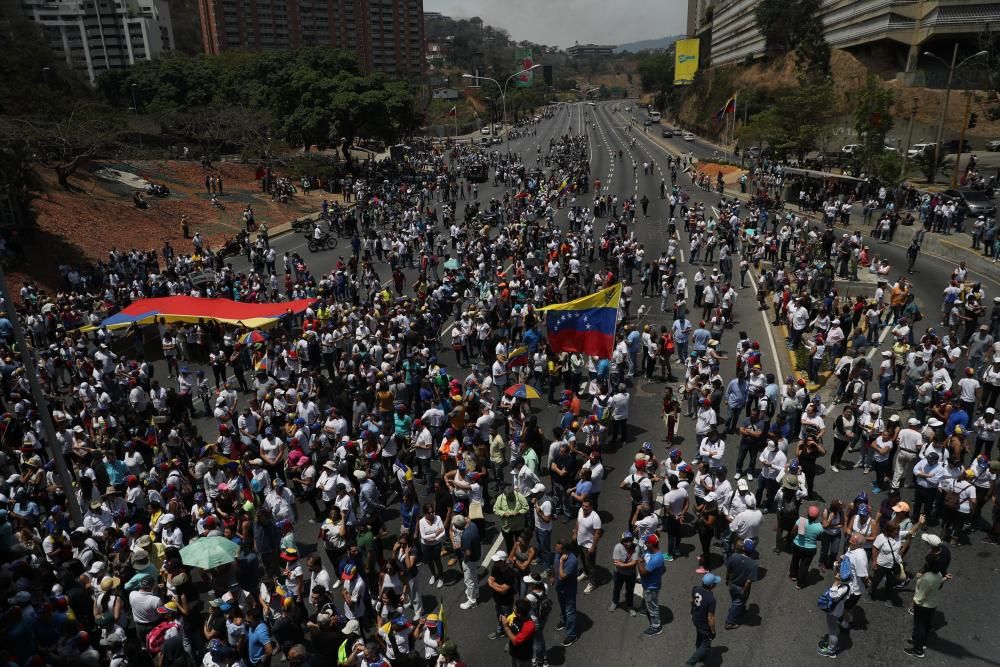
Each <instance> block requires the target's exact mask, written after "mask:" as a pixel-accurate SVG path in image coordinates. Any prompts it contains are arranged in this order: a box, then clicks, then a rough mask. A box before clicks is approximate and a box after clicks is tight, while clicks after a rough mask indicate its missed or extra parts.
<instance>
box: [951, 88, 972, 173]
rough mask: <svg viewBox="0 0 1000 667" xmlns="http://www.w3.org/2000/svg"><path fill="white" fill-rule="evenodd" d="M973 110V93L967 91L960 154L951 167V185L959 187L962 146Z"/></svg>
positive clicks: (960, 133)
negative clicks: (970, 112)
mask: <svg viewBox="0 0 1000 667" xmlns="http://www.w3.org/2000/svg"><path fill="white" fill-rule="evenodd" d="M971 110H972V95H970V94H969V91H965V113H964V114H963V115H962V130H961V131H960V132H959V133H958V155H956V156H955V165H954V166H953V167H952V168H951V187H952V188H957V187H958V170H959V169H961V168H962V147H963V146H964V144H965V128H966V127H968V125H969V111H971Z"/></svg>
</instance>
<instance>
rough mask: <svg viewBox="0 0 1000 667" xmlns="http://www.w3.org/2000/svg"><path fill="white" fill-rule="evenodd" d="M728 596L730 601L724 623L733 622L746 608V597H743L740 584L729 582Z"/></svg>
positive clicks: (730, 623) (729, 623)
mask: <svg viewBox="0 0 1000 667" xmlns="http://www.w3.org/2000/svg"><path fill="white" fill-rule="evenodd" d="M729 597H730V598H731V600H732V602H730V604H729V612H728V613H727V614H726V625H732V624H733V623H735V622H736V621H737V620H738V619H739V617H740V616H742V615H743V612H745V611H746V609H747V599H746V598H745V597H743V587H742V586H737V585H736V584H729Z"/></svg>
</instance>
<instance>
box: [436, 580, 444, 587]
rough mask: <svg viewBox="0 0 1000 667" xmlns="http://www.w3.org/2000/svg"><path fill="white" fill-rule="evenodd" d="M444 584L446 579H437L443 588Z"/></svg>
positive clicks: (439, 585) (438, 585)
mask: <svg viewBox="0 0 1000 667" xmlns="http://www.w3.org/2000/svg"><path fill="white" fill-rule="evenodd" d="M442 586H444V579H438V580H437V587H438V588H441V587H442Z"/></svg>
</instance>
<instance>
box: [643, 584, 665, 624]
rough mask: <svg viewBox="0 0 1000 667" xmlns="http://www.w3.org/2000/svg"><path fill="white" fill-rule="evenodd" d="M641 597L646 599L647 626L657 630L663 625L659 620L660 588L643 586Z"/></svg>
mask: <svg viewBox="0 0 1000 667" xmlns="http://www.w3.org/2000/svg"><path fill="white" fill-rule="evenodd" d="M642 599H643V600H645V601H646V615H647V616H649V627H650V628H652V629H653V630H659V629H660V628H661V627H663V624H662V623H661V622H660V589H659V588H643V589H642Z"/></svg>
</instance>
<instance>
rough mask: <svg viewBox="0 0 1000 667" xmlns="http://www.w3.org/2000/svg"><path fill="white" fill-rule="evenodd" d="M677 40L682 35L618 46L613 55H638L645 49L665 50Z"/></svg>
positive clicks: (681, 37) (682, 37)
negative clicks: (627, 53)
mask: <svg viewBox="0 0 1000 667" xmlns="http://www.w3.org/2000/svg"><path fill="white" fill-rule="evenodd" d="M678 39H684V35H671V36H669V37H658V38H656V39H643V40H641V41H638V42H630V43H628V44H619V45H618V48H616V49H615V53H625V52H626V51H627V52H629V53H638V52H639V51H643V50H645V49H667V48H670V45H671V44H673V43H674V42H676V41H677V40H678Z"/></svg>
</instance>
